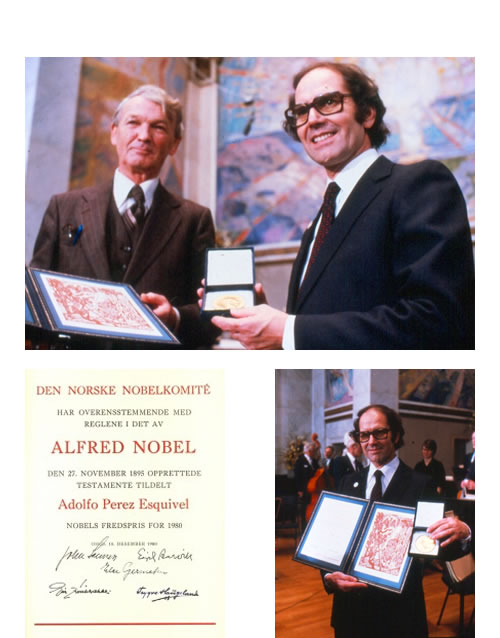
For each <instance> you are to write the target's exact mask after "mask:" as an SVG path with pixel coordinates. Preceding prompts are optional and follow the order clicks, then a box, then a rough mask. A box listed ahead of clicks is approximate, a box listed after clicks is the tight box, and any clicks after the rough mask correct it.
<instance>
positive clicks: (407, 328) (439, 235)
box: [287, 156, 474, 350]
mask: <svg viewBox="0 0 500 638" xmlns="http://www.w3.org/2000/svg"><path fill="white" fill-rule="evenodd" d="M314 225H315V224H313V225H312V226H311V227H310V228H309V229H308V230H306V232H305V233H304V237H303V239H302V244H301V247H300V249H299V252H298V255H297V259H296V261H295V264H294V267H293V269H292V275H291V279H290V286H289V291H288V302H287V312H288V313H289V314H293V315H297V317H296V320H295V346H296V348H297V349H337V348H338V349H362V350H364V349H394V348H396V349H418V348H425V349H428V348H438V349H445V348H457V349H461V348H473V347H474V345H473V344H474V328H473V323H474V272H473V256H472V242H471V236H470V228H469V224H468V220H467V214H466V207H465V202H464V199H463V196H462V193H461V191H460V188H459V187H458V184H457V183H456V181H455V178H454V177H453V175H452V174H451V173H450V171H449V170H448V169H447V168H446V167H445V166H444V165H443V164H441V163H439V162H435V161H432V160H426V161H424V162H419V163H417V164H413V165H408V166H403V165H399V164H394V163H393V162H391V161H389V160H388V159H387V158H385V157H383V156H381V157H379V158H378V159H377V160H376V161H375V162H374V163H373V164H372V165H371V166H370V168H369V169H368V170H367V171H366V173H365V174H364V175H363V176H362V178H361V179H360V180H359V182H358V183H357V184H356V186H355V188H354V190H353V191H352V193H351V194H350V196H349V197H348V199H347V200H346V202H345V203H344V206H343V207H342V210H341V211H340V213H339V215H338V217H337V218H336V220H335V222H334V224H333V227H332V228H331V230H330V232H329V234H328V236H327V238H326V240H325V242H324V244H323V245H322V248H321V250H320V253H319V255H318V257H317V259H316V261H315V262H314V264H313V265H312V266H311V269H310V271H309V273H308V275H307V277H306V278H305V280H304V282H303V283H302V286H301V287H300V290H298V282H299V280H300V275H301V272H302V270H303V265H304V261H305V258H306V254H307V248H308V246H309V244H310V241H311V239H312V235H313V232H314Z"/></svg>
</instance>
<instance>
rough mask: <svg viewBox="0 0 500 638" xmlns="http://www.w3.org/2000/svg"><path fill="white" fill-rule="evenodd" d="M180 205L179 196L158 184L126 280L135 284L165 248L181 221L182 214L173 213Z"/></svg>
mask: <svg viewBox="0 0 500 638" xmlns="http://www.w3.org/2000/svg"><path fill="white" fill-rule="evenodd" d="M180 205H181V200H180V199H179V198H177V197H175V195H173V194H171V193H169V192H168V191H167V190H165V188H163V186H162V185H161V184H160V185H158V188H157V189H156V191H155V196H154V200H153V205H152V207H151V210H150V212H149V213H148V215H147V216H146V222H145V224H144V228H143V231H142V235H141V237H140V239H139V242H138V244H137V247H136V249H135V251H134V254H133V256H132V259H131V260H130V264H129V267H128V269H127V272H126V273H125V277H124V281H126V282H128V283H131V284H134V283H135V282H136V281H137V280H138V279H140V277H141V275H142V274H143V273H144V272H145V271H146V270H148V268H150V267H151V264H152V263H153V262H154V261H155V260H156V259H157V258H158V255H159V254H160V253H161V251H162V250H164V248H165V246H166V244H167V243H168V242H169V240H170V239H171V237H172V236H173V234H174V233H175V230H176V229H177V227H178V226H179V224H180V223H181V218H180V216H179V215H175V214H172V211H174V210H175V209H177V208H179V207H180Z"/></svg>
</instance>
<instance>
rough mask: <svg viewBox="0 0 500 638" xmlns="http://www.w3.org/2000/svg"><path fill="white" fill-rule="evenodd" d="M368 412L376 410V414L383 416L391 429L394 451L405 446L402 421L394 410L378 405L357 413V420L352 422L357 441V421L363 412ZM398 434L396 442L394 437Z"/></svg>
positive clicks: (368, 406)
mask: <svg viewBox="0 0 500 638" xmlns="http://www.w3.org/2000/svg"><path fill="white" fill-rule="evenodd" d="M368 410H377V412H380V413H381V414H383V415H384V416H385V419H386V421H387V425H388V426H389V427H390V429H391V433H392V441H393V443H394V447H395V448H396V450H398V449H399V448H400V447H403V445H404V444H405V443H404V439H403V437H404V434H405V431H404V428H403V421H402V420H401V417H400V416H399V414H398V413H397V412H396V410H393V409H392V408H388V407H387V406H386V405H380V404H378V403H373V404H372V405H367V406H366V408H363V409H362V410H360V411H359V412H358V418H357V419H356V420H355V421H354V431H355V432H356V439H357V440H358V441H359V420H360V418H361V417H362V416H363V414H364V413H365V412H368ZM398 434H399V438H398V440H397V441H396V435H398Z"/></svg>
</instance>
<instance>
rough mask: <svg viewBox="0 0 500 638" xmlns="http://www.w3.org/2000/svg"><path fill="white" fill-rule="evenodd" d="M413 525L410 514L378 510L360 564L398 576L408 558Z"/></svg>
mask: <svg viewBox="0 0 500 638" xmlns="http://www.w3.org/2000/svg"><path fill="white" fill-rule="evenodd" d="M412 527H413V521H412V519H411V518H410V517H408V516H402V515H400V514H397V513H387V512H381V511H378V512H377V513H376V515H375V519H374V521H373V523H372V526H371V529H370V532H369V535H368V539H367V542H366V544H365V547H364V550H363V553H362V554H361V557H360V559H359V563H358V565H359V566H360V567H364V568H367V569H372V570H374V571H377V572H381V573H383V574H387V575H391V576H397V575H398V574H399V572H400V569H401V566H402V564H403V563H404V561H405V559H406V555H407V551H408V545H409V543H410V537H411V531H412Z"/></svg>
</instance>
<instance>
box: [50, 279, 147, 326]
mask: <svg viewBox="0 0 500 638" xmlns="http://www.w3.org/2000/svg"><path fill="white" fill-rule="evenodd" d="M46 281H47V285H48V286H49V287H50V289H51V291H52V294H53V296H54V299H55V301H56V302H57V304H58V305H59V307H60V314H61V316H62V317H63V318H64V319H65V321H74V322H82V323H86V324H91V325H94V326H113V327H114V328H117V329H125V328H127V329H132V330H146V329H148V328H150V325H149V324H148V323H147V322H146V321H145V319H144V318H143V317H142V316H141V314H140V313H139V312H138V311H137V310H136V308H135V307H134V305H133V304H132V303H131V302H130V300H129V299H128V297H127V295H126V294H125V293H124V292H123V291H122V290H120V289H116V288H113V287H106V286H98V285H91V284H87V283H78V282H74V281H73V282H71V283H68V282H65V281H62V280H61V279H59V278H52V277H48V278H47V280H46Z"/></svg>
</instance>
